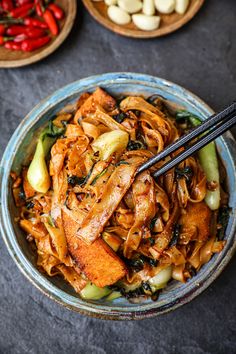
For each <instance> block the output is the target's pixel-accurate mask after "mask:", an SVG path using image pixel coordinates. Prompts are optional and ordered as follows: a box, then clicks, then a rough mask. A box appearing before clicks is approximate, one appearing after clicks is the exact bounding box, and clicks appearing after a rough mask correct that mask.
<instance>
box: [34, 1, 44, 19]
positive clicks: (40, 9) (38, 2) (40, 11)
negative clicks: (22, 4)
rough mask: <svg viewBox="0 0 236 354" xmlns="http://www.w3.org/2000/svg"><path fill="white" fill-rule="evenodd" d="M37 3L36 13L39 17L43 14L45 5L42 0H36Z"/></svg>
mask: <svg viewBox="0 0 236 354" xmlns="http://www.w3.org/2000/svg"><path fill="white" fill-rule="evenodd" d="M34 3H35V10H36V14H37V15H38V16H39V17H42V16H43V7H42V1H40V0H34Z"/></svg>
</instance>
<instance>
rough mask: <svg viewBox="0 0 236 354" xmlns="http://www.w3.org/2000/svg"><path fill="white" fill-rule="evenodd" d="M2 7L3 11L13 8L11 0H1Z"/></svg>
mask: <svg viewBox="0 0 236 354" xmlns="http://www.w3.org/2000/svg"><path fill="white" fill-rule="evenodd" d="M2 8H3V10H4V11H11V10H13V9H14V5H13V1H12V0H2Z"/></svg>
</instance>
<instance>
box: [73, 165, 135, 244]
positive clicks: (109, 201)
mask: <svg viewBox="0 0 236 354" xmlns="http://www.w3.org/2000/svg"><path fill="white" fill-rule="evenodd" d="M137 167H138V165H137V164H135V163H134V164H131V165H120V166H118V167H117V168H116V169H115V171H114V172H113V173H112V175H111V177H110V178H109V180H108V182H107V184H106V187H105V189H104V192H103V194H102V195H101V197H100V198H99V199H98V200H96V202H95V204H94V205H93V207H92V209H91V210H90V211H89V213H88V215H87V216H86V218H85V220H84V221H83V223H82V225H81V226H80V227H79V229H78V231H77V235H78V236H79V237H80V238H82V239H83V240H84V241H85V242H87V243H88V244H91V243H92V242H94V241H95V240H96V239H97V238H98V237H99V235H100V233H101V232H102V230H103V228H104V226H105V224H106V223H107V221H108V220H109V219H110V217H111V215H112V214H113V213H114V211H115V210H116V208H117V206H118V204H119V203H120V201H121V199H122V198H123V196H124V195H125V193H126V192H127V190H128V189H129V187H130V186H131V184H132V182H133V180H134V176H135V173H136V170H137Z"/></svg>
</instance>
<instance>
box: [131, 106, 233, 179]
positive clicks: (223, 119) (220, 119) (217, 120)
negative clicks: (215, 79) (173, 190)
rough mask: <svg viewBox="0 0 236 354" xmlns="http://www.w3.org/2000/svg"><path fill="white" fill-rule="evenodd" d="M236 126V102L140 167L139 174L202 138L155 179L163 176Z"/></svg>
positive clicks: (156, 175) (159, 172)
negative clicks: (194, 140) (192, 141)
mask: <svg viewBox="0 0 236 354" xmlns="http://www.w3.org/2000/svg"><path fill="white" fill-rule="evenodd" d="M234 124H236V102H234V103H232V104H231V105H230V106H228V107H227V108H225V109H224V110H223V111H222V112H219V113H218V114H216V115H213V116H211V117H210V118H208V119H207V120H205V121H204V122H203V123H202V124H201V125H199V126H198V127H197V128H195V129H193V130H191V131H190V132H189V133H187V134H185V135H184V136H182V137H181V138H179V139H178V140H176V141H175V142H174V143H173V144H171V145H169V146H168V147H167V148H166V149H165V150H163V151H162V152H160V153H159V154H157V155H156V156H154V157H152V158H151V159H149V160H148V161H146V162H145V163H144V164H143V165H141V166H140V167H139V169H138V171H137V173H140V172H143V171H145V170H147V169H148V168H150V167H152V166H153V165H155V164H156V163H157V162H159V161H161V160H163V159H164V158H166V157H167V156H169V155H170V154H171V153H173V152H175V151H177V150H178V149H179V148H181V147H183V146H186V144H187V143H189V142H190V141H191V140H193V139H195V138H197V137H199V136H200V137H199V139H198V140H197V141H196V142H195V143H194V144H192V145H188V146H187V147H186V148H185V150H183V151H181V152H180V153H179V154H178V155H176V156H175V157H174V158H173V159H171V160H170V161H168V162H167V163H165V164H164V165H163V166H162V167H161V168H160V169H159V170H157V171H156V172H155V173H154V174H153V177H154V178H157V177H159V176H161V175H162V174H164V173H165V172H167V171H169V170H170V169H171V168H173V167H175V166H176V165H178V164H179V163H180V162H182V161H184V160H185V159H186V158H188V157H189V156H191V155H193V154H194V153H195V152H196V151H198V150H200V149H201V148H202V147H204V146H206V145H207V144H209V143H210V142H211V141H213V140H215V139H216V138H218V137H219V136H220V135H222V134H223V133H224V132H225V131H227V130H228V129H230V128H231V127H232V126H233V125H234ZM210 128H214V130H213V129H212V130H210V131H209V129H210ZM204 133H205V134H204ZM203 134H204V135H203Z"/></svg>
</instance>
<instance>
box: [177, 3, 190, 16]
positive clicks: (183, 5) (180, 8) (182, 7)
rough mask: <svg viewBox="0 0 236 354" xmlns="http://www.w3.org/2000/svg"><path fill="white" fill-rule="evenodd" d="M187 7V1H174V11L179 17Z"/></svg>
mask: <svg viewBox="0 0 236 354" xmlns="http://www.w3.org/2000/svg"><path fill="white" fill-rule="evenodd" d="M188 6H189V0H176V4H175V11H176V12H177V13H178V14H180V15H184V14H185V12H186V11H187V8H188Z"/></svg>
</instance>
